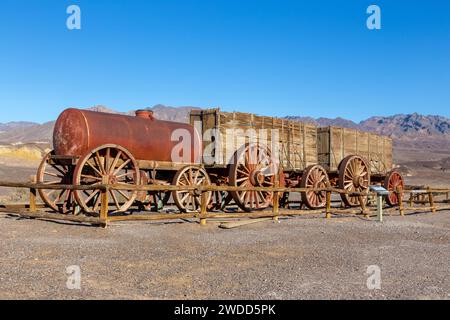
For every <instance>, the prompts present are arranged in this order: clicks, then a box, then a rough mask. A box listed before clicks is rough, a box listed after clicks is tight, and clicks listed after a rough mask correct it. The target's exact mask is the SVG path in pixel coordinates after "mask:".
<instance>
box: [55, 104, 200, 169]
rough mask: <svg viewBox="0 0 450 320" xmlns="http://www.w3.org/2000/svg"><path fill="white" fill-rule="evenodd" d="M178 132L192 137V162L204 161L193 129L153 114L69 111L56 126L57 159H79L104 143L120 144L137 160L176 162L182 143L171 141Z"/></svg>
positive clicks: (145, 112) (144, 112) (63, 114)
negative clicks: (174, 155) (176, 151)
mask: <svg viewBox="0 0 450 320" xmlns="http://www.w3.org/2000/svg"><path fill="white" fill-rule="evenodd" d="M177 129H184V130H187V132H189V136H190V140H191V141H190V147H191V148H190V154H191V156H190V161H191V162H192V163H199V162H200V161H199V159H201V150H202V146H201V143H202V142H201V139H200V136H199V134H198V132H197V131H196V130H195V129H194V127H193V126H191V125H189V124H185V123H178V122H170V121H163V120H158V119H155V118H154V117H153V114H152V113H151V112H150V111H142V110H141V111H139V112H137V115H136V116H134V117H133V116H127V115H120V114H111V113H102V112H94V111H88V110H80V109H73V108H71V109H67V110H65V111H64V112H62V113H61V115H60V116H59V118H58V120H57V121H56V124H55V129H54V133H53V146H54V149H55V154H56V155H58V156H72V157H80V156H82V155H84V154H85V153H87V152H88V151H90V150H92V149H94V148H96V147H98V146H100V145H104V144H117V145H120V146H122V147H124V148H126V149H128V150H129V151H130V152H131V153H132V154H133V156H134V157H135V158H136V159H138V160H154V161H173V160H172V157H171V154H172V150H173V148H174V147H175V145H177V144H179V143H180V142H179V141H171V137H172V134H173V132H174V131H175V130H177Z"/></svg>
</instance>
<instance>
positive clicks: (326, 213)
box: [325, 191, 331, 219]
mask: <svg viewBox="0 0 450 320" xmlns="http://www.w3.org/2000/svg"><path fill="white" fill-rule="evenodd" d="M326 200H327V208H326V212H325V217H326V218H327V219H330V218H331V191H327V197H326Z"/></svg>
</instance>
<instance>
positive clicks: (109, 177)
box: [102, 174, 118, 184]
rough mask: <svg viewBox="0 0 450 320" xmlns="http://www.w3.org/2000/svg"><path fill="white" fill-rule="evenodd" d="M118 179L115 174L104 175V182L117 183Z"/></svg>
mask: <svg viewBox="0 0 450 320" xmlns="http://www.w3.org/2000/svg"><path fill="white" fill-rule="evenodd" d="M117 183H118V179H117V177H116V176H115V175H112V174H107V175H104V176H103V177H102V184H117Z"/></svg>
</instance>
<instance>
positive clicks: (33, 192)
mask: <svg viewBox="0 0 450 320" xmlns="http://www.w3.org/2000/svg"><path fill="white" fill-rule="evenodd" d="M36 181H37V177H36V176H32V177H31V183H34V184H35V183H36ZM36 196H37V190H36V189H34V188H30V211H31V212H34V211H36Z"/></svg>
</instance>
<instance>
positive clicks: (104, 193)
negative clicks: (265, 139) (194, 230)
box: [0, 181, 450, 227]
mask: <svg viewBox="0 0 450 320" xmlns="http://www.w3.org/2000/svg"><path fill="white" fill-rule="evenodd" d="M0 187H10V188H11V187H12V188H25V189H29V190H30V192H29V203H28V204H11V205H2V206H0V212H7V213H10V214H14V215H18V216H21V217H26V218H37V219H46V220H61V221H72V222H78V223H89V224H92V225H98V226H103V227H106V226H107V225H108V223H110V222H116V221H144V220H146V221H159V220H161V221H162V220H173V219H198V220H199V222H200V225H205V224H206V223H207V220H208V219H216V218H227V219H228V218H229V219H232V218H272V219H273V220H275V221H277V220H278V219H279V217H285V216H297V215H307V214H325V217H326V218H327V219H329V218H331V216H332V215H339V214H358V215H363V216H364V217H366V218H369V217H371V216H373V215H374V214H375V213H376V211H375V210H373V209H371V208H368V207H367V206H366V201H364V199H365V197H367V196H375V195H376V194H375V193H372V192H369V193H357V192H353V193H349V192H346V191H345V190H342V189H336V188H322V189H306V188H284V187H279V186H275V187H267V188H262V187H248V188H247V187H246V188H239V187H231V186H214V185H208V186H207V185H200V186H197V187H188V188H186V187H182V186H166V185H146V186H129V185H103V184H99V185H90V186H75V185H64V186H63V185H44V184H37V183H16V182H4V181H0ZM38 189H49V190H51V189H57V190H60V189H67V190H101V197H102V201H101V210H100V215H99V217H90V216H81V215H63V214H57V213H49V212H44V211H42V210H38V209H43V208H44V206H43V205H42V204H39V203H37V190H38ZM109 190H130V191H180V190H193V191H194V192H195V193H198V194H199V195H201V206H200V210H199V211H197V212H189V213H181V214H173V213H172V214H146V215H124V216H110V215H108V209H109V200H110V199H109V196H108V194H109ZM245 190H246V191H268V192H273V193H274V201H273V207H272V210H271V211H270V210H265V211H259V212H236V213H210V212H208V211H207V205H208V204H207V200H208V199H207V198H208V197H207V192H210V191H245ZM311 191H316V192H326V206H325V208H324V209H319V210H301V209H297V210H293V209H281V208H280V206H279V198H280V195H281V194H282V193H285V192H311ZM396 193H397V195H398V198H399V206H398V208H388V209H387V212H397V211H398V212H399V213H400V215H402V216H404V215H405V214H406V213H407V212H416V211H431V212H433V213H435V212H437V211H439V210H449V209H450V205H441V206H438V205H437V203H438V202H437V201H436V200H435V196H436V195H438V194H444V195H446V198H447V199H448V194H449V193H450V189H438V188H426V189H425V190H400V189H399V190H397V191H396ZM332 194H347V195H349V196H357V197H358V198H359V204H360V205H359V207H355V208H346V209H340V208H336V207H332V199H331V198H332ZM406 194H410V200H409V202H408V203H409V206H405V200H404V196H405V195H406ZM414 195H422V196H426V197H427V201H426V203H428V204H429V206H421V207H414V206H413V205H414V204H415V203H416V202H415V200H414ZM420 203H421V204H424V203H425V201H424V200H421V201H420Z"/></svg>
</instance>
